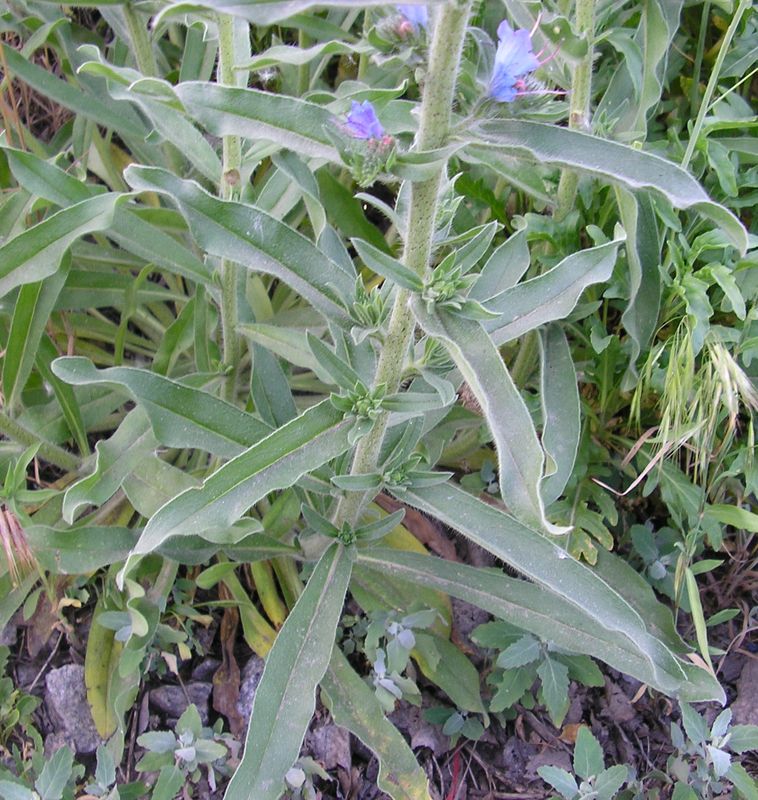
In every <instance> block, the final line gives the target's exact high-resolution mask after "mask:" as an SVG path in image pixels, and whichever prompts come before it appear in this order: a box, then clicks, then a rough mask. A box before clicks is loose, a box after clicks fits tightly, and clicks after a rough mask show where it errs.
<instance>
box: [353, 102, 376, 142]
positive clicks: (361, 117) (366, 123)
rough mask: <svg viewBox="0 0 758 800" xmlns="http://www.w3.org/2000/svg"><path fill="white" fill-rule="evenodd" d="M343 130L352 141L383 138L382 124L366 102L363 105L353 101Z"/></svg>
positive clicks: (372, 108)
mask: <svg viewBox="0 0 758 800" xmlns="http://www.w3.org/2000/svg"><path fill="white" fill-rule="evenodd" d="M343 129H344V130H345V131H346V132H347V133H349V134H350V136H352V137H353V138H354V139H381V138H382V137H383V136H384V128H383V127H382V123H381V122H379V120H378V119H377V116H376V111H374V107H373V106H372V105H371V103H370V102H369V101H368V100H364V102H363V103H357V102H356V101H355V100H353V105H352V107H351V109H350V113H349V114H348V115H347V121H346V122H345V124H344V126H343Z"/></svg>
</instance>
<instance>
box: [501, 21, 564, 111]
mask: <svg viewBox="0 0 758 800" xmlns="http://www.w3.org/2000/svg"><path fill="white" fill-rule="evenodd" d="M537 23H539V19H538V20H537ZM537 23H535V26H534V28H533V29H532V30H531V31H526V30H513V28H511V26H510V25H509V24H508V21H507V20H503V21H502V22H501V23H500V25H499V26H498V29H497V36H498V45H497V52H496V53H495V68H494V69H493V71H492V77H491V79H490V85H489V88H488V92H487V93H488V94H489V96H490V97H491V98H492V99H493V100H497V102H499V103H512V102H513V101H514V100H515V99H516V98H517V97H519V96H521V95H525V94H535V93H536V94H550V92H531V91H529V90H528V84H527V79H528V77H529V75H530V73H532V72H534V70H536V69H538V68H539V67H541V66H543V65H544V64H546V63H547V62H548V61H549V60H550V58H552V56H550V58H547V59H545V60H544V61H540V55H541V52H540V53H537V54H536V55H535V53H534V51H533V49H532V34H533V33H534V31H535V30H536V28H537Z"/></svg>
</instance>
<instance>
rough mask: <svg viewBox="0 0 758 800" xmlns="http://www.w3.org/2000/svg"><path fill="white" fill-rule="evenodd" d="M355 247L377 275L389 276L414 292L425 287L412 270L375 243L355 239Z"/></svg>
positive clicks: (353, 241)
mask: <svg viewBox="0 0 758 800" xmlns="http://www.w3.org/2000/svg"><path fill="white" fill-rule="evenodd" d="M352 243H353V247H355V249H356V250H357V252H358V255H359V256H360V257H361V260H362V261H363V263H364V264H365V265H366V266H367V267H368V268H369V269H370V270H371V271H372V272H376V273H377V275H381V276H382V277H384V278H389V279H390V280H391V281H394V282H395V283H397V284H399V285H400V286H402V287H403V288H405V289H410V290H411V291H412V292H420V291H421V290H422V289H423V288H424V282H423V281H422V280H421V278H419V276H418V275H416V273H415V272H414V271H413V270H412V269H408V267H406V266H405V265H404V264H401V263H400V262H399V261H398V260H397V259H396V258H393V257H392V256H388V255H387V254H386V253H383V252H382V251H381V250H379V249H378V248H376V247H374V245H372V244H369V243H368V242H364V241H363V240H362V239H353V240H352Z"/></svg>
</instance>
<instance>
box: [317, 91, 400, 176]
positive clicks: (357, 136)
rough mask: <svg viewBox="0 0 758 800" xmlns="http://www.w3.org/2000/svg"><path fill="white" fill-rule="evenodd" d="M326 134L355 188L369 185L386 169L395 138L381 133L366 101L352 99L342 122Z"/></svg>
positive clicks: (382, 128)
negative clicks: (348, 170) (353, 179)
mask: <svg viewBox="0 0 758 800" xmlns="http://www.w3.org/2000/svg"><path fill="white" fill-rule="evenodd" d="M329 132H330V133H331V135H332V139H333V140H334V143H335V144H336V146H337V148H338V149H339V151H340V154H341V155H342V158H343V159H344V160H345V163H346V164H347V165H348V166H349V167H350V170H351V172H352V173H353V177H354V178H355V180H356V182H357V183H358V185H359V186H370V185H371V184H372V183H373V182H374V181H375V180H376V178H377V176H378V175H379V174H380V173H382V172H385V171H386V170H388V169H390V167H391V165H392V162H393V160H394V156H395V139H394V137H392V136H390V135H389V134H388V133H387V132H386V131H385V130H384V127H383V125H382V123H381V122H380V121H379V118H378V117H377V115H376V110H375V109H374V106H373V105H372V104H371V103H370V102H369V101H368V100H364V101H363V102H362V103H358V102H356V101H355V100H354V101H353V103H352V106H351V108H350V112H349V113H348V114H347V117H346V118H345V120H344V122H337V124H336V125H335V126H334V128H333V129H332V130H330V131H329Z"/></svg>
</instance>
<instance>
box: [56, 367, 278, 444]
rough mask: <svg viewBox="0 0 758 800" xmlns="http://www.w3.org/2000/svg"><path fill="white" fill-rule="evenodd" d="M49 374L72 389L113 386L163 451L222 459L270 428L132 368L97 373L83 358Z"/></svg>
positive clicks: (227, 406)
mask: <svg viewBox="0 0 758 800" xmlns="http://www.w3.org/2000/svg"><path fill="white" fill-rule="evenodd" d="M53 372H54V373H55V374H56V375H57V376H58V377H59V378H60V379H61V380H64V381H66V383H70V384H73V385H74V386H91V385H96V384H105V385H111V386H118V387H120V388H122V389H125V390H126V392H127V393H128V394H129V396H130V397H132V398H133V399H134V400H136V401H137V402H138V403H139V404H140V405H141V406H142V407H143V408H144V409H145V412H146V413H147V415H148V417H149V418H150V423H151V425H152V426H153V430H154V431H155V435H156V436H157V437H158V439H159V440H160V441H161V442H162V443H163V444H165V445H167V446H168V447H197V448H199V449H201V450H207V451H208V452H210V453H214V454H216V455H220V456H224V457H232V456H236V455H239V453H241V452H242V451H243V450H245V449H246V448H248V447H250V446H251V445H253V444H255V443H256V442H257V441H259V440H260V439H262V438H263V437H264V436H267V435H268V434H269V433H270V432H271V428H270V427H269V426H268V425H266V424H265V423H264V422H261V421H260V420H258V419H256V418H255V417H253V416H251V415H250V414H247V413H245V412H244V411H241V410H240V409H238V408H236V407H235V406H232V405H231V404H229V403H226V402H225V401H223V400H220V399H219V398H217V397H214V396H213V395H211V394H208V392H204V391H202V390H201V389H194V388H192V387H190V386H184V385H182V384H181V383H177V382H176V381H173V380H170V379H169V378H164V377H163V376H162V375H156V374H155V373H153V372H148V371H147V370H144V369H138V368H137V367H109V368H107V369H97V368H96V367H95V365H94V364H93V363H92V362H91V361H90V360H89V359H87V358H82V357H81V356H70V357H63V358H59V359H56V360H55V361H54V362H53Z"/></svg>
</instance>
